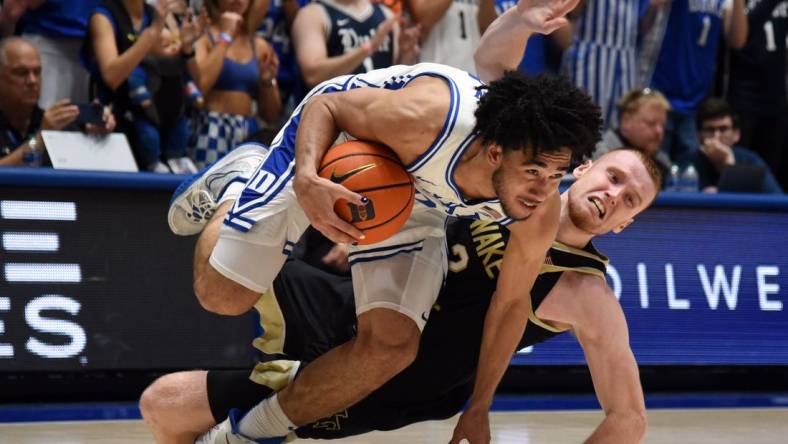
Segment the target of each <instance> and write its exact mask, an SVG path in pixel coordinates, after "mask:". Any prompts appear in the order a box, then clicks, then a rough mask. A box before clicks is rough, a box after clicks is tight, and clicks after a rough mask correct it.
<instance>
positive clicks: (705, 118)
mask: <svg viewBox="0 0 788 444" xmlns="http://www.w3.org/2000/svg"><path fill="white" fill-rule="evenodd" d="M696 125H697V127H698V137H699V139H700V140H699V142H700V150H699V151H698V152H696V153H694V154H692V155H691V156H690V157H689V158H688V159H687V160H686V162H684V163H692V164H693V165H695V168H696V169H697V170H698V185H699V188H700V190H701V191H703V192H706V193H716V192H717V191H718V186H719V184H720V179H721V177H722V175H723V172H724V171H725V170H726V169H727V168H729V167H731V166H733V165H752V166H758V167H762V168H763V171H765V174H764V176H763V182H762V184H761V186H760V189H759V190H757V192H761V193H782V192H783V190H782V188H780V185H779V184H778V183H777V180H776V179H775V178H774V176H773V175H772V171H771V170H770V169H769V166H768V165H767V164H766V162H765V161H764V160H763V159H762V158H761V156H759V155H758V154H757V153H756V152H755V151H752V150H750V149H747V148H744V147H741V146H736V144H737V143H739V140H740V139H741V132H740V130H739V119H738V117H737V116H736V113H735V111H734V110H733V108H732V107H731V106H730V105H729V104H728V103H727V102H726V101H725V100H723V99H718V98H709V99H706V101H704V102H703V103H701V104H700V106H699V107H698V111H697V114H696ZM729 191H749V190H735V189H734V190H729Z"/></svg>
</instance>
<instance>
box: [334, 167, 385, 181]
mask: <svg viewBox="0 0 788 444" xmlns="http://www.w3.org/2000/svg"><path fill="white" fill-rule="evenodd" d="M376 166H378V165H377V164H375V163H368V164H366V165H361V166H360V167H358V168H353V169H352V170H350V171H348V172H347V173H345V174H340V175H337V170H336V169H334V171H332V172H331V178H330V180H331V182H334V183H342V182H344V181H346V180H348V179H350V178H351V177H353V176H355V175H356V174H358V173H360V172H362V171H366V170H368V169H371V168H375V167H376Z"/></svg>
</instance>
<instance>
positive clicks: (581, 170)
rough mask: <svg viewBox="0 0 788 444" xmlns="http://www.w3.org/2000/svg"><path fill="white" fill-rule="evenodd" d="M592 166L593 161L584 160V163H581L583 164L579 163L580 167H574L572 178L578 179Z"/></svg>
mask: <svg viewBox="0 0 788 444" xmlns="http://www.w3.org/2000/svg"><path fill="white" fill-rule="evenodd" d="M593 164H594V161H593V160H591V159H588V160H586V161H585V162H583V163H581V164H580V165H578V166H577V167H576V168H575V169H574V170H573V171H572V175H573V176H575V179H579V178H580V176H582V175H583V174H585V173H586V171H588V169H589V168H591V165H593Z"/></svg>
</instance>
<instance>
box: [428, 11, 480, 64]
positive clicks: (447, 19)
mask: <svg viewBox="0 0 788 444" xmlns="http://www.w3.org/2000/svg"><path fill="white" fill-rule="evenodd" d="M478 13H479V0H453V1H452V3H451V6H449V9H448V10H446V13H445V14H443V17H441V19H440V20H438V21H437V22H436V23H435V25H433V27H432V29H430V30H429V33H428V34H427V38H426V39H425V40H424V43H422V45H421V61H423V62H433V63H442V64H444V65H449V66H453V67H455V68H460V69H464V70H466V71H468V72H476V65H475V63H474V61H473V52H474V51H476V48H478V47H479V40H480V39H481V35H480V34H479V19H478V18H477V15H478Z"/></svg>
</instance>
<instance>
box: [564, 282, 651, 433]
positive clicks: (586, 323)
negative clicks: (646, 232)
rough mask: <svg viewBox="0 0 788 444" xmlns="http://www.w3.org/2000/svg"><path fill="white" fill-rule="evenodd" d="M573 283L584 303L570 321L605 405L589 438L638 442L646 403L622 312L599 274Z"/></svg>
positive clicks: (644, 424) (644, 418)
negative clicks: (602, 413)
mask: <svg viewBox="0 0 788 444" xmlns="http://www.w3.org/2000/svg"><path fill="white" fill-rule="evenodd" d="M571 274H574V275H578V273H571ZM573 288H574V291H575V292H581V293H582V295H583V297H582V298H577V297H576V296H577V294H575V298H574V299H575V300H581V303H580V304H579V305H577V306H576V307H575V308H576V309H575V310H574V315H573V317H574V319H570V320H567V321H568V322H569V323H570V324H572V326H573V330H574V333H575V335H576V336H577V339H578V341H580V345H581V346H582V347H583V352H584V353H585V356H586V361H587V362H588V368H589V370H590V371H591V379H592V380H593V382H594V390H595V391H596V395H597V398H598V399H599V403H600V404H601V405H602V409H603V410H604V411H605V419H604V420H603V421H602V422H601V423H600V424H599V426H597V428H596V430H594V432H593V433H592V434H591V436H590V437H589V438H588V439H587V440H586V443H639V442H641V441H643V438H644V437H645V434H646V405H645V402H644V400H643V389H642V388H641V386H640V377H639V374H638V366H637V362H636V361H635V357H634V355H633V354H632V350H631V348H630V347H629V332H628V329H627V322H626V318H625V317H624V312H623V311H622V310H621V305H620V304H619V303H618V301H617V300H616V297H615V295H613V291H612V290H611V289H610V287H608V286H607V283H606V282H605V281H604V280H603V279H601V278H598V277H595V276H588V275H585V276H582V277H578V278H577V280H576V282H575V285H573Z"/></svg>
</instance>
